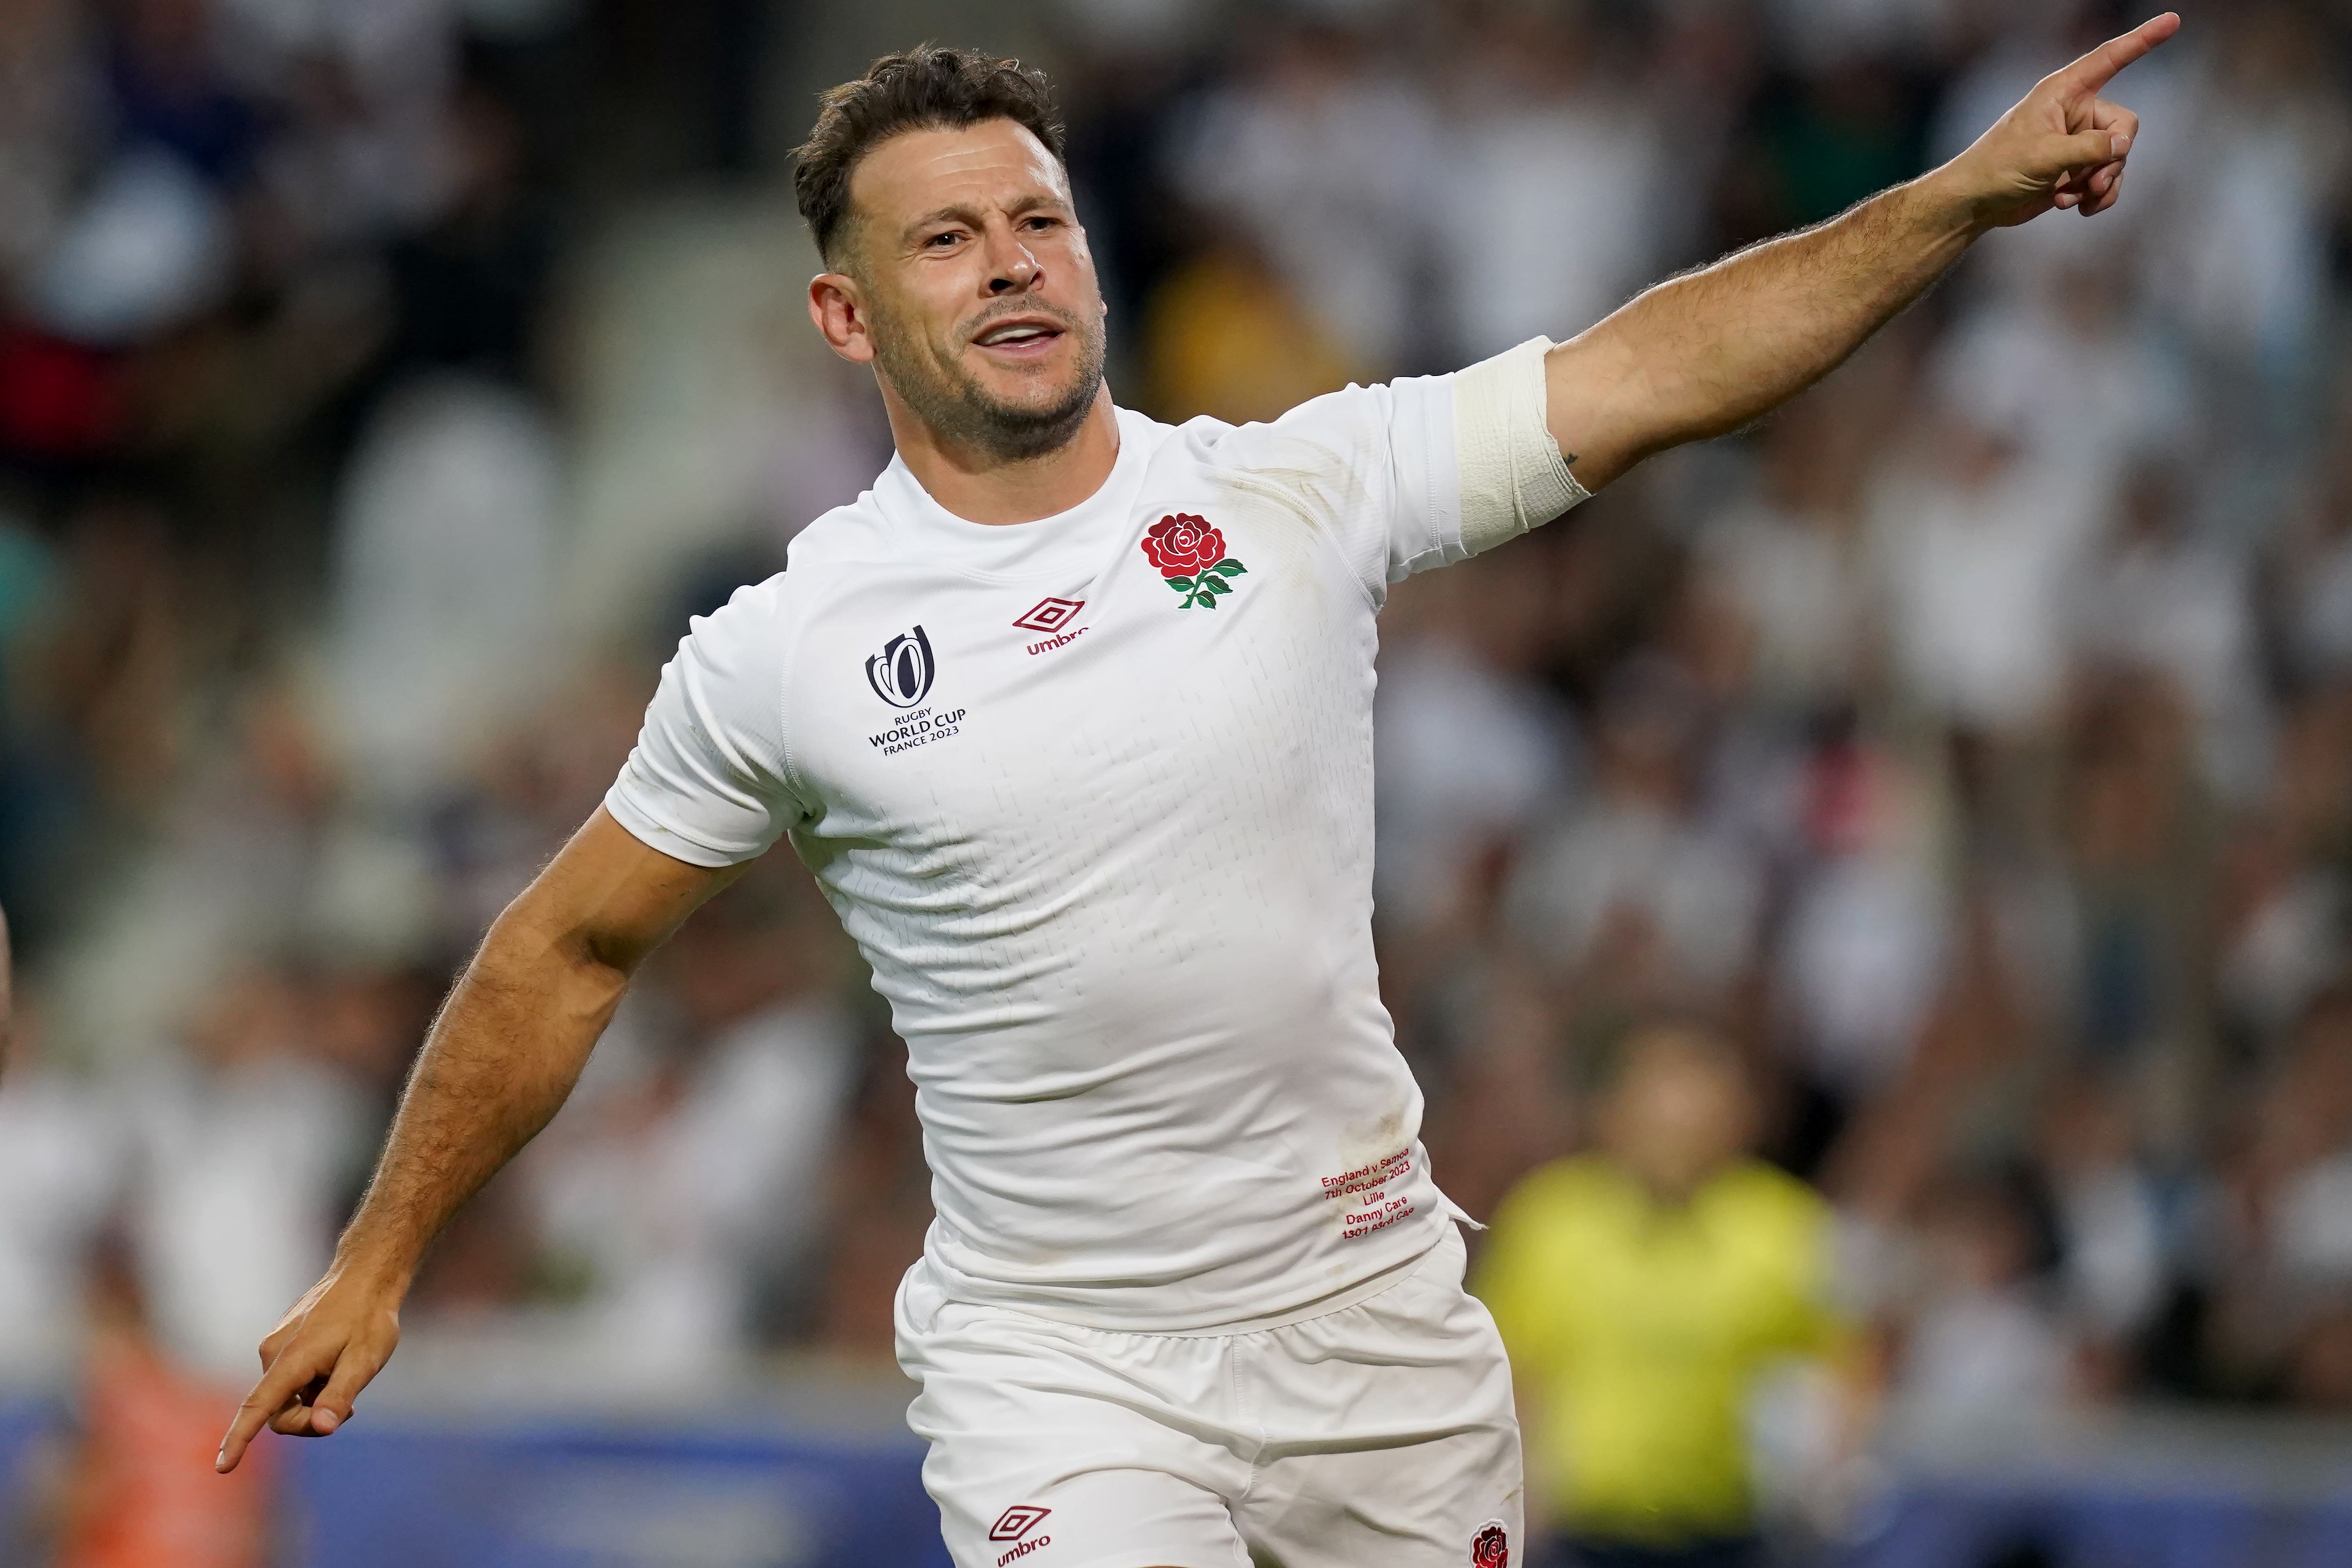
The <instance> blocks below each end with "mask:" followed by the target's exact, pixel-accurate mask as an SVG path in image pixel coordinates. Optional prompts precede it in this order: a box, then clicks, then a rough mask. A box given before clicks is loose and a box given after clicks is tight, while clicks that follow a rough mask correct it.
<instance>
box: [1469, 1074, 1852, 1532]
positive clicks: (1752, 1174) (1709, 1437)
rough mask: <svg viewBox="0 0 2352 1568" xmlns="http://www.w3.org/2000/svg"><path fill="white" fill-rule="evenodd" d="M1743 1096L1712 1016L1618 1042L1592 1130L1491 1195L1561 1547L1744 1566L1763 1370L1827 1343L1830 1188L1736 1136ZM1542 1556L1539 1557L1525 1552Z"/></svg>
mask: <svg viewBox="0 0 2352 1568" xmlns="http://www.w3.org/2000/svg"><path fill="white" fill-rule="evenodd" d="M1755 1121H1756V1115H1755V1106H1754V1100H1753V1096H1752V1094H1751V1093H1750V1090H1749V1088H1748V1083H1747V1080H1746V1077H1745V1075H1744V1073H1743V1071H1742V1069H1741V1068H1740V1065H1739V1063H1738V1059H1737V1058H1734V1057H1733V1056H1732V1054H1731V1053H1730V1051H1729V1050H1728V1049H1727V1047H1725V1046H1723V1045H1722V1044H1721V1043H1720V1042H1719V1041H1717V1040H1715V1039H1713V1038H1710V1037H1707V1036H1706V1035H1703V1034H1699V1033H1696V1032H1695V1031H1691V1030H1687V1029H1681V1028H1655V1029H1652V1030H1649V1031H1647V1032H1644V1033H1642V1034H1639V1035H1636V1036H1635V1037H1633V1039H1632V1040H1630V1041H1629V1042H1628V1043H1627V1046H1626V1047H1625V1049H1624V1052H1623V1055H1622V1058H1621V1059H1620V1061H1619V1063H1618V1066H1617V1068H1616V1071H1615V1073H1614V1075H1613V1077H1612V1079H1611V1081H1610V1083H1609V1084H1608V1086H1607V1089H1606V1091H1605V1093H1604V1096H1603V1100H1602V1103H1601V1112H1600V1118H1599V1122H1598V1126H1597V1129H1596V1131H1598V1133H1599V1144H1600V1147H1599V1149H1598V1150H1597V1152H1592V1153H1590V1154H1584V1155H1580V1156H1577V1157H1574V1158H1570V1159H1566V1160H1559V1161H1556V1162H1554V1163H1551V1164H1549V1165H1545V1166H1542V1167H1541V1168H1539V1169H1538V1170H1537V1171H1535V1172H1534V1173H1532V1174H1530V1175H1529V1176H1528V1177H1527V1178H1526V1179H1525V1180H1524V1181H1522V1182H1521V1183H1520V1184H1518V1185H1517V1187H1516V1188H1515V1189H1514V1190H1513V1191H1512V1193H1511V1194H1510V1195H1509V1196H1508V1197H1507V1198H1506V1199H1505V1200H1504V1203H1503V1205H1502V1207H1501V1209H1500V1210H1499V1212H1498V1214H1497V1215H1496V1221H1495V1226H1494V1233H1493V1235H1492V1237H1490V1238H1489V1239H1488V1243H1487V1246H1486V1254H1485V1257H1484V1258H1483V1259H1482V1260H1481V1264H1480V1268H1479V1269H1478V1272H1477V1277H1476V1289H1477V1293H1478V1295H1479V1296H1481V1297H1482V1298H1484V1300H1486V1305H1487V1307H1488V1309H1489V1310H1492V1311H1493V1313H1494V1315H1495V1320H1496V1324H1497V1326H1499V1327H1500V1329H1501V1330H1502V1334H1503V1341H1504V1343H1505V1345H1506V1346H1507V1347H1508V1349H1509V1351H1510V1357H1511V1367H1512V1372H1513V1376H1514V1379H1515V1381H1516V1383H1517V1389H1518V1395H1519V1403H1520V1420H1521V1424H1522V1426H1523V1427H1524V1430H1525V1436H1526V1445H1527V1480H1528V1494H1529V1495H1528V1525H1529V1527H1530V1530H1531V1531H1535V1530H1537V1529H1538V1528H1539V1526H1538V1521H1546V1522H1548V1523H1549V1525H1550V1527H1551V1528H1552V1529H1553V1530H1554V1531H1556V1532H1558V1534H1559V1552H1557V1557H1558V1560H1559V1562H1560V1563H1564V1564H1573V1565H1575V1568H1748V1564H1751V1563H1757V1562H1759V1560H1760V1558H1761V1556H1762V1552H1761V1550H1760V1547H1759V1542H1758V1538H1757V1532H1756V1529H1757V1527H1756V1504H1755V1498H1754V1495H1753V1489H1752V1486H1751V1483H1750V1479H1749V1475H1748V1451H1747V1412H1748V1402H1749V1399H1750V1396H1751V1395H1752V1394H1753V1393H1754V1392H1755V1389H1756V1386H1757V1383H1758V1380H1759V1376H1761V1374H1763V1373H1765V1372H1766V1371H1768V1370H1769V1369H1770V1368H1771V1367H1772V1366H1773V1365H1774V1364H1775V1363H1780V1362H1783V1361H1785V1360H1787V1359H1789V1358H1790V1357H1799V1356H1824V1357H1827V1356H1835V1355H1838V1354H1839V1353H1840V1352H1842V1351H1843V1348H1844V1346H1845V1345H1846V1343H1847V1333H1846V1330H1845V1328H1844V1326H1843V1324H1842V1323H1841V1322H1840V1321H1839V1320H1838V1319H1837V1317H1836V1316H1835V1315H1834V1314H1833V1313H1832V1311H1831V1310H1830V1309H1829V1307H1828V1305H1827V1304H1826V1295H1827V1291H1826V1286H1827V1282H1828V1276H1829V1258H1830V1221H1831V1215H1830V1210H1829V1206H1828V1205H1827V1204H1825V1203H1824V1202H1823V1201H1822V1199H1821V1198H1820V1197H1819V1196H1818V1195H1817V1194H1815V1193H1814V1192H1813V1191H1812V1190H1811V1188H1810V1187H1808V1186H1806V1185H1805V1184H1803V1183H1801V1182H1800V1181H1798V1180H1797V1179H1796V1178H1794V1177H1792V1176H1790V1175H1788V1174H1786V1173H1783V1172H1781V1171H1780V1170H1777V1169H1775V1168H1774V1167H1772V1166H1769V1165H1767V1164H1765V1163H1763V1162H1761V1161H1759V1160H1756V1159H1753V1158H1751V1157H1749V1156H1748V1154H1747V1152H1746V1151H1747V1148H1748V1141H1749V1139H1750V1137H1751V1135H1752V1132H1753V1131H1754V1127H1755ZM1538 1561H1540V1559H1538Z"/></svg>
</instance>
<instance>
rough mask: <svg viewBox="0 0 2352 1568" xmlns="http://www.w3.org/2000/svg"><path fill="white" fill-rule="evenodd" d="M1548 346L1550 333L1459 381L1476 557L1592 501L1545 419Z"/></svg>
mask: <svg viewBox="0 0 2352 1568" xmlns="http://www.w3.org/2000/svg"><path fill="white" fill-rule="evenodd" d="M1550 348H1551V340H1550V339H1549V338H1529V339H1528V341H1527V342H1523V343H1521V344H1520V345H1519V346H1518V347H1517V348H1515V349H1510V350H1507V351H1506V352H1505V353H1499V354H1496V356H1495V357H1494V358H1493V359H1490V360H1481V361H1480V362H1478V363H1476V364H1474V365H1472V366H1471V367H1470V368H1469V369H1467V370H1465V371H1463V372H1461V373H1460V374H1457V375H1456V376H1454V451H1455V452H1456V453H1457V454H1458V463H1459V467H1460V472H1461V480H1462V545H1463V548H1464V549H1465V550H1466V551H1467V552H1469V553H1471V554H1473V555H1475V554H1476V553H1478V552H1480V551H1482V550H1492V549H1493V548H1494V547H1495V546H1496V545H1497V544H1500V543H1502V542H1504V541H1505V540H1507V539H1516V538H1517V537H1518V536H1519V535H1520V534H1522V533H1525V532H1526V531H1528V530H1529V529H1531V528H1534V527H1537V526H1538V525H1539V524H1542V523H1547V522H1549V521H1551V520H1552V519H1553V518H1556V517H1558V516H1559V514H1560V513H1562V512H1564V511H1566V510H1568V509H1569V508H1570V507H1572V506H1574V505H1576V504H1577V502H1579V501H1582V500H1591V492H1590V491H1588V490H1587V489H1585V488H1584V487H1583V486H1582V485H1580V484H1578V483H1577V482H1576V477H1575V476H1574V475H1573V474H1570V472H1569V471H1568V464H1567V462H1566V461H1565V460H1564V459H1563V458H1561V457H1560V454H1559V442H1558V441H1556V440H1554V439H1552V435H1551V431H1550V429H1549V426H1546V424H1545V423H1544V355H1545V353H1547V352H1549V350H1550Z"/></svg>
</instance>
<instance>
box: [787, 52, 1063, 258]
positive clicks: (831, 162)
mask: <svg viewBox="0 0 2352 1568" xmlns="http://www.w3.org/2000/svg"><path fill="white" fill-rule="evenodd" d="M819 105H820V106H819V108H818V110H817V116H816V125H815V127H814V129H813V130H811V131H810V132H809V139H808V140H807V141H806V142H802V143H801V144H800V146H799V147H797V148H795V149H794V150H793V197H794V199H795V200H796V201H797V202H798V203H799V205H800V209H801V216H803V217H804V218H806V219H807V220H808V226H809V228H810V230H811V232H813V233H814V235H815V236H816V247H817V250H818V251H819V253H821V254H822V255H823V256H824V258H825V259H826V260H827V261H831V260H832V259H833V254H834V242H835V239H836V238H838V237H839V236H840V233H841V225H842V220H843V219H844V218H845V217H847V216H849V176H850V175H851V174H853V173H855V172H856V168H857V162H858V160H859V159H861V158H863V157H865V156H866V153H870V152H872V151H873V150H874V148H875V147H876V146H877V145H878V144H880V143H881V142H885V141H887V140H888V139H889V138H891V137H893V136H896V135H897V134H898V133H899V132H902V131H933V130H953V129H957V128H960V127H962V126H966V125H977V124H979V123H980V122H981V121H984V120H1010V121H1013V123H1014V124H1016V125H1019V126H1022V127H1024V128H1025V129H1026V130H1027V131H1029V132H1030V133H1031V134H1033V135H1034V136H1035V137H1036V138H1037V140H1038V141H1040V142H1044V143H1045V150H1046V151H1047V152H1049V153H1053V154H1054V161H1055V163H1064V162H1065V159H1064V157H1063V142H1064V138H1063V132H1062V119H1061V116H1060V115H1059V114H1058V113H1056V112H1055V108H1054V92H1053V89H1052V88H1051V87H1049V86H1048V85H1047V84H1046V81H1045V72H1043V71H1040V70H1031V69H1026V68H1024V67H1023V66H1022V64H1021V62H1020V61H1019V60H1000V59H991V58H989V57H987V56H986V55H983V54H982V53H980V52H979V51H978V50H976V49H950V48H942V47H940V46H939V45H937V44H922V45H919V46H918V47H914V48H911V49H908V50H906V51H904V52H903V53H900V54H895V55H884V56H883V57H882V58H880V59H878V60H876V61H875V62H874V64H873V65H872V66H871V67H870V68H867V70H866V74H865V75H864V76H862V77H859V78H858V79H856V81H845V82H843V83H842V84H841V85H840V86H839V87H836V88H834V89H831V90H830V91H828V92H826V93H825V94H824V98H822V99H821V100H819Z"/></svg>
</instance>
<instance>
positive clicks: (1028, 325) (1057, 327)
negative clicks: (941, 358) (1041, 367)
mask: <svg viewBox="0 0 2352 1568" xmlns="http://www.w3.org/2000/svg"><path fill="white" fill-rule="evenodd" d="M1061 335H1062V325H1061V323H1060V322H1058V321H1051V320H1049V319H1047V318H1045V317H1042V316H1011V317H1007V318H1006V319H1005V320H1003V321H995V322H992V323H991V324H990V325H989V327H988V328H987V330H986V331H982V332H980V333H978V334H976V335H975V336H974V337H973V338H972V340H971V341H972V346H974V347H975V348H983V349H992V350H994V351H995V352H997V353H1005V354H1012V355H1016V356H1028V355H1033V354H1042V353H1045V352H1046V351H1047V350H1048V349H1050V348H1052V347H1053V346H1054V343H1055V341H1056V340H1057V339H1059V338H1060V337H1061Z"/></svg>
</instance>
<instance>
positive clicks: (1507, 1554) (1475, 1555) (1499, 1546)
mask: <svg viewBox="0 0 2352 1568" xmlns="http://www.w3.org/2000/svg"><path fill="white" fill-rule="evenodd" d="M1470 1562H1471V1563H1472V1564H1473V1568H1511V1538H1510V1536H1509V1535H1508V1534H1507V1532H1506V1531H1504V1529H1503V1526H1502V1522H1501V1521H1499V1520H1498V1521H1495V1522H1493V1523H1490V1524H1488V1525H1487V1526H1486V1528H1485V1529H1484V1530H1481V1531H1479V1532H1478V1534H1477V1537H1476V1539H1475V1540H1473V1541H1472V1542H1470Z"/></svg>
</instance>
